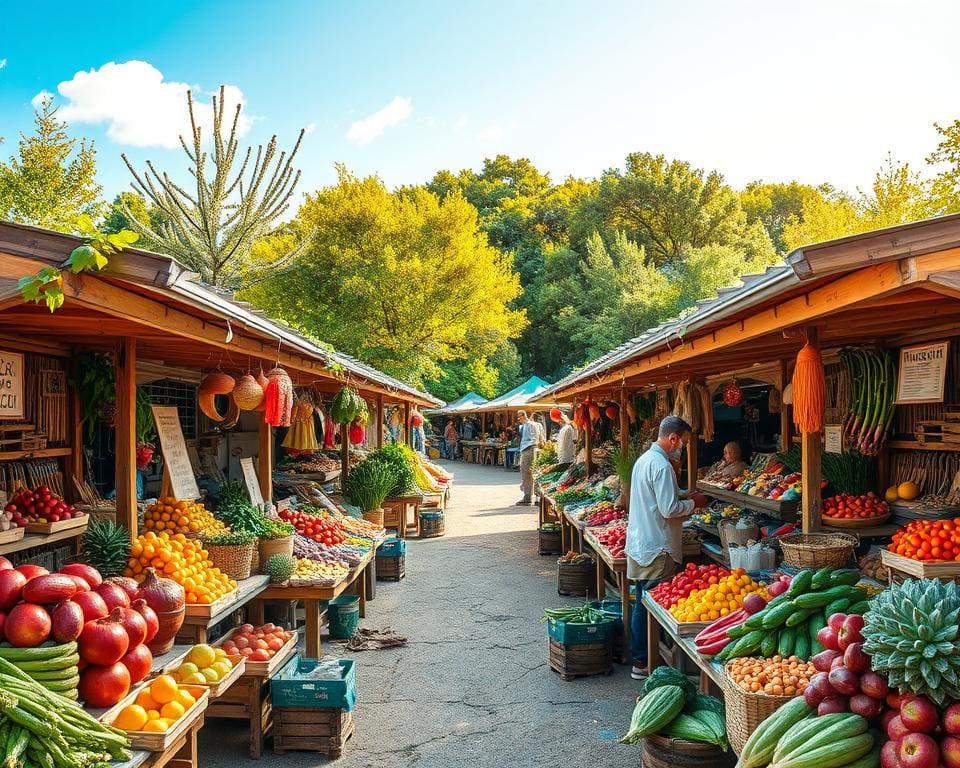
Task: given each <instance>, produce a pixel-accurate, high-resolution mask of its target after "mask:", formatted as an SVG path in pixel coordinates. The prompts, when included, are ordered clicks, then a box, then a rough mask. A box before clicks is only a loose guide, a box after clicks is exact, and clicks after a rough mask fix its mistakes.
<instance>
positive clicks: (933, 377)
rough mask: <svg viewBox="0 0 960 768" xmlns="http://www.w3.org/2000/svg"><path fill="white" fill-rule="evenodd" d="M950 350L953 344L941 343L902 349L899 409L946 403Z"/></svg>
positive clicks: (898, 393)
mask: <svg viewBox="0 0 960 768" xmlns="http://www.w3.org/2000/svg"><path fill="white" fill-rule="evenodd" d="M949 347H950V342H948V341H941V342H937V343H936V344H921V345H919V346H916V347H903V348H901V350H900V370H899V371H898V373H897V405H905V404H908V403H942V402H943V387H944V384H945V382H946V379H947V350H948V349H949Z"/></svg>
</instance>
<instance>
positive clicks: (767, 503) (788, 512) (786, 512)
mask: <svg viewBox="0 0 960 768" xmlns="http://www.w3.org/2000/svg"><path fill="white" fill-rule="evenodd" d="M697 490H698V491H700V492H701V493H703V494H705V495H707V496H712V497H713V498H715V499H720V500H721V501H726V502H729V503H730V504H736V505H737V506H738V507H744V508H745V509H752V510H753V511H754V512H766V513H768V514H771V515H774V516H776V517H777V518H778V519H779V520H781V521H783V522H785V523H792V522H795V521H796V519H797V510H798V509H799V508H800V502H799V501H778V500H776V499H764V498H761V497H759V496H750V495H749V494H746V493H737V492H736V491H728V490H727V489H726V488H718V487H717V486H715V485H710V483H705V482H703V481H700V482H698V483H697Z"/></svg>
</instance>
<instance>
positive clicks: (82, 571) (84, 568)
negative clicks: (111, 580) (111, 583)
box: [60, 563, 103, 589]
mask: <svg viewBox="0 0 960 768" xmlns="http://www.w3.org/2000/svg"><path fill="white" fill-rule="evenodd" d="M60 573H66V574H67V575H68V576H79V577H80V578H81V579H83V580H84V581H85V582H87V584H89V585H90V589H95V588H96V587H98V586H99V585H100V584H101V582H102V581H103V577H102V576H101V575H100V571H98V570H97V569H96V568H94V567H93V566H92V565H86V564H85V563H70V564H69V565H65V566H63V568H61V569H60Z"/></svg>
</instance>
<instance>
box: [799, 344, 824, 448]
mask: <svg viewBox="0 0 960 768" xmlns="http://www.w3.org/2000/svg"><path fill="white" fill-rule="evenodd" d="M792 384H793V423H794V424H796V425H797V428H798V429H799V430H800V431H801V432H803V433H804V434H808V435H813V434H816V433H818V432H822V431H823V417H824V404H825V400H826V390H827V385H826V380H825V378H824V374H823V358H822V357H821V356H820V350H818V349H816V348H815V347H813V346H811V345H810V344H804V346H803V349H801V350H800V351H799V352H798V353H797V367H796V368H795V369H794V371H793V382H792Z"/></svg>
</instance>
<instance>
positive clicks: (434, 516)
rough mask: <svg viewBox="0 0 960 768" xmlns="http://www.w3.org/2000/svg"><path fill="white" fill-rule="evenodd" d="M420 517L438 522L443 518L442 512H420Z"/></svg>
mask: <svg viewBox="0 0 960 768" xmlns="http://www.w3.org/2000/svg"><path fill="white" fill-rule="evenodd" d="M420 519H421V520H430V521H433V522H439V521H440V520H443V512H421V513H420Z"/></svg>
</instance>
